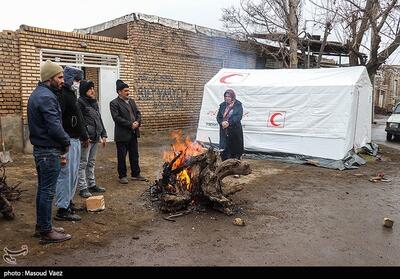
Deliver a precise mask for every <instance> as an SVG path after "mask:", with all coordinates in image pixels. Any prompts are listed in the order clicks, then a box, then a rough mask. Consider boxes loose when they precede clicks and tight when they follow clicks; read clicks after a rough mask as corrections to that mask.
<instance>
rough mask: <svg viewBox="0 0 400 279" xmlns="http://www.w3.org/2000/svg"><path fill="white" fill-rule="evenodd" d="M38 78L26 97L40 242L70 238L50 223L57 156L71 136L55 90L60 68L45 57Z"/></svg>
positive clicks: (60, 77) (58, 86)
mask: <svg viewBox="0 0 400 279" xmlns="http://www.w3.org/2000/svg"><path fill="white" fill-rule="evenodd" d="M40 77H41V82H39V84H38V86H37V87H36V89H35V90H34V91H33V92H32V94H31V96H30V97H29V100H28V126H29V137H30V141H31V143H32V145H33V155H34V158H35V164H36V170H37V174H38V189H37V195H36V232H35V235H37V234H40V241H39V243H41V244H46V243H55V242H62V241H66V240H69V239H71V235H69V234H65V233H64V229H62V228H56V227H53V226H52V223H51V208H52V203H53V198H54V194H55V189H56V183H57V178H58V175H59V173H60V170H61V164H60V156H61V154H63V153H65V152H67V151H68V148H69V145H70V138H69V136H68V135H67V134H66V133H65V131H64V129H63V127H62V124H61V109H60V105H59V103H58V100H57V94H58V92H59V90H60V89H61V87H62V85H63V83H64V76H63V69H62V67H61V66H59V65H58V64H55V63H53V62H51V61H50V60H47V61H46V63H44V64H43V65H42V67H41V69H40Z"/></svg>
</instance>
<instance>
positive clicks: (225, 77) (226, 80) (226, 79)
mask: <svg viewBox="0 0 400 279" xmlns="http://www.w3.org/2000/svg"><path fill="white" fill-rule="evenodd" d="M234 76H239V77H241V76H243V75H242V74H229V75H225V76H223V77H221V78H220V79H219V81H220V82H221V83H226V84H228V83H230V82H229V81H228V79H229V78H231V77H234Z"/></svg>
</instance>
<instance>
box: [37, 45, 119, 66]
mask: <svg viewBox="0 0 400 279" xmlns="http://www.w3.org/2000/svg"><path fill="white" fill-rule="evenodd" d="M46 60H51V61H53V62H56V63H59V64H60V65H75V66H85V67H101V66H108V67H118V64H119V59H118V56H116V55H107V54H96V53H83V52H72V51H62V50H49V49H43V50H41V53H40V61H41V62H45V61H46Z"/></svg>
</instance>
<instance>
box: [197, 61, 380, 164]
mask: <svg viewBox="0 0 400 279" xmlns="http://www.w3.org/2000/svg"><path fill="white" fill-rule="evenodd" d="M226 89H233V90H234V91H235V93H236V97H237V99H238V100H239V101H241V102H242V104H243V119H242V125H243V133H244V147H245V151H246V152H260V153H268V154H274V153H279V154H298V155H303V156H309V157H310V158H311V157H312V158H323V159H329V160H343V159H344V158H345V157H346V156H347V155H348V154H349V152H350V151H357V150H359V149H360V148H362V147H364V146H366V145H367V144H369V143H370V142H371V117H372V85H371V82H370V80H369V76H368V73H367V70H366V68H365V67H363V66H357V67H344V68H322V69H271V70H270V69H227V68H224V69H221V70H220V71H219V72H218V73H217V74H216V75H215V76H214V77H213V78H212V79H211V80H210V81H209V82H208V83H207V84H206V85H205V87H204V94H203V100H202V105H201V110H200V117H199V123H198V129H197V135H196V140H198V141H201V142H205V143H207V142H208V141H209V139H211V142H212V143H216V144H218V142H219V126H218V123H217V121H216V114H217V111H218V107H219V104H220V103H221V102H223V94H224V92H225V90H226Z"/></svg>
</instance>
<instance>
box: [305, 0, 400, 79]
mask: <svg viewBox="0 0 400 279" xmlns="http://www.w3.org/2000/svg"><path fill="white" fill-rule="evenodd" d="M311 1H312V2H313V3H314V5H316V6H317V7H318V8H320V9H323V10H327V11H330V12H335V13H337V15H338V24H336V25H335V26H334V28H335V29H336V31H337V33H336V34H337V36H338V38H339V39H341V40H342V42H343V43H346V44H347V45H348V48H349V64H350V65H351V66H356V65H365V66H366V67H367V70H368V73H369V76H370V78H371V80H372V81H373V78H374V76H375V74H376V71H377V69H378V68H379V66H380V65H382V64H383V63H385V61H386V60H387V59H388V58H389V56H390V55H391V54H392V53H393V52H394V51H395V50H396V49H397V48H398V47H399V45H400V5H399V3H398V2H399V0H328V1H322V0H321V1H317V0H314V1H313V0H311ZM363 52H366V53H365V54H364V53H363Z"/></svg>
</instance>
